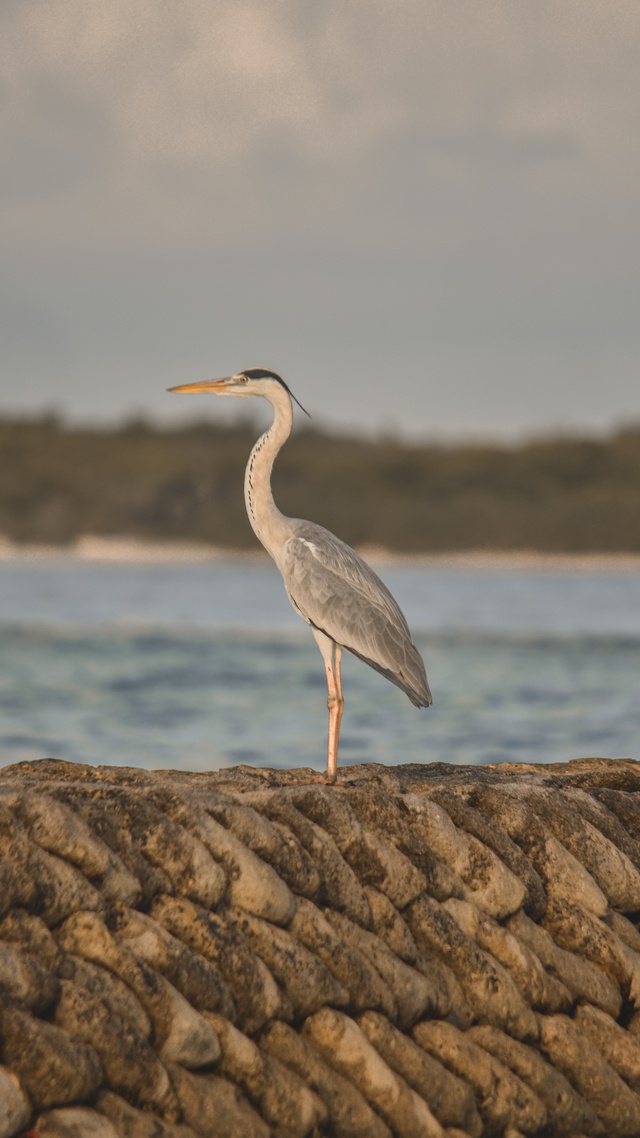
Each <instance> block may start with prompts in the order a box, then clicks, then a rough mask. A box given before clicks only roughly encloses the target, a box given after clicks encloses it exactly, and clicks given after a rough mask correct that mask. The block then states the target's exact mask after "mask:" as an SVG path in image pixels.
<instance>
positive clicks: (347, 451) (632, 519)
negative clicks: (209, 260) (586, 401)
mask: <svg viewBox="0 0 640 1138" xmlns="http://www.w3.org/2000/svg"><path fill="white" fill-rule="evenodd" d="M255 437H256V428H255V427H253V426H252V425H250V424H244V425H238V426H234V427H219V426H215V425H212V424H209V423H201V424H194V425H191V426H181V427H174V428H171V429H166V428H162V427H158V426H151V425H149V424H147V423H145V422H132V423H130V424H128V425H125V426H123V427H120V428H117V429H107V428H86V427H71V426H68V425H65V424H63V423H61V422H59V421H57V420H56V419H55V418H51V417H48V418H47V417H45V418H42V419H39V420H16V419H13V420H12V419H8V418H5V419H0V534H3V535H5V536H6V537H8V538H10V539H11V540H13V541H16V542H38V543H47V544H50V543H53V544H65V543H69V542H72V541H74V540H75V539H76V538H78V537H80V536H82V535H83V534H88V533H91V534H100V535H105V536H106V535H114V536H115V535H119V536H120V535H135V536H136V537H139V538H142V539H148V540H153V541H160V540H171V541H176V540H183V541H198V542H209V543H213V544H215V545H220V546H227V547H234V548H250V547H252V546H254V545H255V538H254V536H253V534H252V533H251V530H250V528H249V523H248V521H247V518H246V515H245V510H244V504H243V499H242V479H243V471H244V466H245V463H246V459H247V456H248V453H249V450H250V448H251V446H252V445H253V442H254V441H255ZM274 494H275V497H276V500H277V502H278V505H279V506H280V508H281V509H282V510H283V511H284V512H285V513H287V514H290V515H292V516H294V517H307V518H311V519H313V520H314V521H317V522H320V523H321V524H323V525H326V526H328V527H329V528H330V529H332V530H334V532H336V533H337V534H339V535H340V536H341V537H343V538H344V539H345V540H346V541H348V542H350V543H352V544H356V545H369V544H375V545H381V546H385V547H387V548H389V549H393V550H398V551H404V552H430V551H434V552H435V551H444V550H463V549H477V548H488V549H496V550H518V549H538V550H542V551H557V552H589V551H636V552H637V551H640V426H638V427H630V428H628V429H626V430H621V431H619V432H618V433H616V434H615V435H613V436H611V437H610V438H608V439H604V440H596V439H589V438H549V439H543V440H537V441H531V442H527V443H523V444H522V445H518V446H506V445H504V446H499V445H488V444H483V445H480V444H464V445H457V446H445V445H435V444H428V445H427V444H425V445H408V444H405V443H402V442H398V441H392V440H377V441H372V440H366V439H362V438H345V437H337V436H331V435H326V434H322V433H320V432H318V431H316V430H313V429H307V430H303V431H300V432H299V433H298V434H296V435H295V436H294V438H293V439H292V440H291V441H290V443H289V444H288V446H287V447H286V448H285V449H284V451H283V453H282V454H281V455H280V457H279V459H278V461H277V464H276V468H275V472H274Z"/></svg>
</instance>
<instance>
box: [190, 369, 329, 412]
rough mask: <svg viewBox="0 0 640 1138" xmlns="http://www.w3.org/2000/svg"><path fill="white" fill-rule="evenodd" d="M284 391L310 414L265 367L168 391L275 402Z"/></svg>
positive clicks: (281, 380) (279, 379)
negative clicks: (252, 397)
mask: <svg viewBox="0 0 640 1138" xmlns="http://www.w3.org/2000/svg"><path fill="white" fill-rule="evenodd" d="M282 389H284V390H285V391H286V392H287V393H288V394H289V395H290V396H291V398H292V399H294V400H295V402H296V403H297V404H298V407H300V409H301V410H302V411H304V413H305V415H308V414H309V412H308V411H305V409H304V407H303V406H302V404H301V403H299V402H298V400H297V399H296V397H295V395H294V394H293V392H292V391H291V390H290V388H289V387H288V386H287V384H286V383H285V382H284V380H283V379H282V377H281V376H279V375H278V374H277V373H276V372H275V371H269V370H268V369H267V368H264V367H247V368H244V370H243V371H238V372H236V374H235V375H225V376H223V377H222V378H221V379H203V380H200V381H198V382H197V383H183V384H181V386H180V387H170V388H169V389H168V390H169V391H177V392H182V394H184V395H186V394H190V393H195V392H208V393H209V394H210V395H235V396H237V397H239V398H240V399H247V398H249V397H250V396H253V395H261V396H262V397H263V398H264V399H270V401H273V399H274V398H275V397H276V395H278V394H279V393H280V392H281V391H282Z"/></svg>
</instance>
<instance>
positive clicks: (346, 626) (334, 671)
mask: <svg viewBox="0 0 640 1138" xmlns="http://www.w3.org/2000/svg"><path fill="white" fill-rule="evenodd" d="M169 391H177V392H184V393H187V392H209V393H210V394H212V395H233V396H237V397H240V398H242V399H246V398H252V397H254V396H261V397H262V398H263V399H266V400H267V401H268V402H269V403H270V404H271V406H272V408H273V422H272V423H271V426H270V427H269V429H268V430H267V431H265V433H264V434H263V435H261V437H260V438H259V439H258V441H257V443H256V444H255V446H254V448H253V450H252V451H251V454H250V456H249V461H248V463H247V468H246V471H245V478H244V498H245V503H246V507H247V513H248V515H249V521H250V522H251V525H252V527H253V530H254V532H255V534H256V536H257V537H258V539H259V541H261V542H262V544H263V545H264V547H265V549H266V550H267V553H269V554H270V556H271V557H272V558H273V560H274V561H275V563H276V565H277V566H278V569H279V570H280V572H281V574H282V577H283V580H284V584H285V588H286V590H287V594H288V596H289V600H290V601H291V604H292V605H293V607H294V609H295V610H296V612H297V613H299V614H300V616H301V617H302V619H303V620H305V621H306V622H307V624H308V625H310V627H311V631H312V633H313V636H314V637H315V640H316V643H317V645H318V648H319V649H320V652H321V655H322V658H323V660H324V666H325V670H326V675H327V690H328V696H327V705H328V708H329V738H328V747H327V782H335V780H336V775H337V764H338V739H339V735H340V723H341V720H342V709H343V706H344V700H343V697H342V681H341V678H340V662H341V659H342V652H343V649H345V648H346V650H347V651H348V652H351V653H352V654H353V655H354V656H357V657H358V659H360V660H364V662H365V664H369V666H370V667H371V668H375V670H376V671H377V672H380V673H381V674H382V675H383V676H386V678H387V679H388V680H391V683H393V684H396V685H397V687H399V688H401V689H402V691H404V692H405V693H406V695H408V697H409V699H410V700H411V702H412V703H413V704H414V705H415V706H416V707H428V706H429V705H430V704H431V692H430V691H429V684H428V681H427V674H426V672H425V668H424V663H423V661H422V657H421V656H420V653H419V652H418V649H417V648H416V646H415V644H414V643H413V640H412V639H411V633H410V631H409V626H408V624H407V622H406V620H405V617H404V614H403V613H402V611H401V609H400V607H399V605H398V604H397V602H396V600H395V599H394V597H392V595H391V593H390V592H389V590H388V589H387V587H386V585H384V584H383V582H382V581H381V580H380V578H379V577H378V575H377V574H376V573H374V571H373V569H371V568H370V567H369V565H367V563H366V562H365V561H363V560H362V558H361V557H359V556H358V554H357V553H356V552H355V551H354V550H353V549H351V548H350V547H349V546H348V545H346V544H345V543H344V542H343V541H340V539H339V538H337V537H335V536H334V535H333V534H332V533H330V532H329V530H326V529H324V527H323V526H319V525H316V524H315V523H314V522H306V521H302V520H301V519H299V518H287V517H285V515H284V514H282V513H281V512H280V510H279V509H278V507H277V506H276V504H275V502H274V500H273V494H272V491H271V471H272V469H273V464H274V461H275V459H276V456H277V454H278V452H279V451H280V449H281V447H282V446H283V445H284V443H285V442H286V441H287V439H288V438H289V435H290V434H291V428H292V425H293V406H292V402H291V400H292V398H293V399H295V395H293V393H292V392H291V391H290V389H289V387H288V386H287V384H286V383H285V382H284V380H283V379H282V378H281V377H280V376H279V375H277V374H276V372H274V371H269V370H268V369H267V368H261V367H254V368H246V369H245V370H244V371H239V372H237V373H236V374H235V375H230V376H225V377H223V378H222V379H209V380H204V381H201V382H199V383H186V384H182V385H181V386H179V387H170V388H169ZM297 402H298V400H297V399H296V403H297ZM298 405H299V406H302V405H301V404H298ZM302 410H303V411H304V408H303V407H302Z"/></svg>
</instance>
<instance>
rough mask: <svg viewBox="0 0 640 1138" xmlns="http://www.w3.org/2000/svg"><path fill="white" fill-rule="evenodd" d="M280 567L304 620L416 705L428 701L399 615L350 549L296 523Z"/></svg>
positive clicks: (321, 531) (415, 651) (420, 668)
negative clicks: (383, 677) (378, 673)
mask: <svg viewBox="0 0 640 1138" xmlns="http://www.w3.org/2000/svg"><path fill="white" fill-rule="evenodd" d="M280 568H281V571H282V575H283V577H284V582H285V586H286V589H287V593H288V594H289V599H290V601H291V603H292V605H293V607H294V608H295V609H296V611H297V612H299V613H300V615H301V616H302V617H303V619H304V620H306V621H307V623H308V624H311V625H312V626H313V627H314V628H318V629H320V631H321V632H324V633H325V634H326V635H327V636H329V637H330V638H331V639H332V640H334V641H335V642H336V644H341V645H342V647H343V648H346V649H347V651H349V652H351V653H353V655H354V656H358V657H359V658H360V659H361V660H364V662H365V663H366V664H369V665H370V666H371V667H372V668H375V669H376V671H378V672H381V673H382V675H384V676H386V677H387V679H389V680H391V682H392V683H394V684H397V686H398V687H400V688H402V690H403V691H404V692H406V694H407V695H408V697H409V699H410V700H411V702H412V703H414V704H415V705H416V706H417V707H428V706H429V704H430V703H431V692H430V691H429V684H428V682H427V676H426V672H425V668H424V664H423V662H422V657H421V656H420V653H419V652H418V649H417V648H416V646H415V644H414V643H413V641H412V639H411V633H410V631H409V627H408V625H407V622H406V620H405V617H404V614H403V613H402V610H401V609H400V607H399V605H398V603H397V601H396V600H395V599H394V598H393V596H392V595H391V593H390V592H389V590H388V589H387V587H386V585H384V584H383V582H382V581H381V580H380V578H379V577H378V576H377V574H376V573H374V571H373V569H371V568H370V566H369V565H367V564H366V562H365V561H363V560H362V558H360V557H358V554H357V553H355V552H354V550H353V549H350V547H349V546H348V545H345V543H344V542H342V541H340V539H339V538H337V537H334V535H333V534H332V533H330V532H329V530H325V529H323V527H322V526H317V525H314V524H313V523H312V522H297V523H296V529H295V532H294V534H293V535H292V536H291V537H290V538H289V539H288V540H287V541H286V542H285V543H284V546H283V548H282V553H281V557H280Z"/></svg>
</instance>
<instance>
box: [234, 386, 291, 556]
mask: <svg viewBox="0 0 640 1138" xmlns="http://www.w3.org/2000/svg"><path fill="white" fill-rule="evenodd" d="M266 398H267V399H268V400H269V403H270V404H271V406H272V407H273V422H272V424H271V426H270V427H269V430H268V431H265V433H264V435H261V436H260V438H259V439H258V441H257V443H256V445H255V446H254V448H253V450H252V451H251V454H250V455H249V461H248V463H247V469H246V470H245V473H244V500H245V505H246V507H247V513H248V515H249V521H250V522H251V526H252V528H253V531H254V533H255V534H256V537H257V538H258V540H259V541H261V542H262V544H263V545H264V547H265V549H266V550H267V553H269V554H270V555H271V556H272V557H273V560H274V561H275V562H276V563H277V562H278V559H279V554H280V549H281V548H282V544H283V542H284V541H285V540H286V538H287V537H289V535H290V533H291V526H290V523H289V519H288V518H286V517H285V516H284V514H281V513H280V510H279V509H278V507H277V506H276V504H275V502H274V500H273V494H272V493H271V471H272V470H273V464H274V462H275V459H276V455H277V454H278V451H279V450H280V448H281V446H283V444H284V443H286V441H287V439H288V438H289V435H290V434H291V427H292V426H293V408H292V405H291V398H290V396H289V393H288V392H287V391H285V389H284V387H281V386H280V385H279V384H278V385H277V386H276V385H274V389H273V391H271V392H270V393H269V395H268V396H266Z"/></svg>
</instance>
